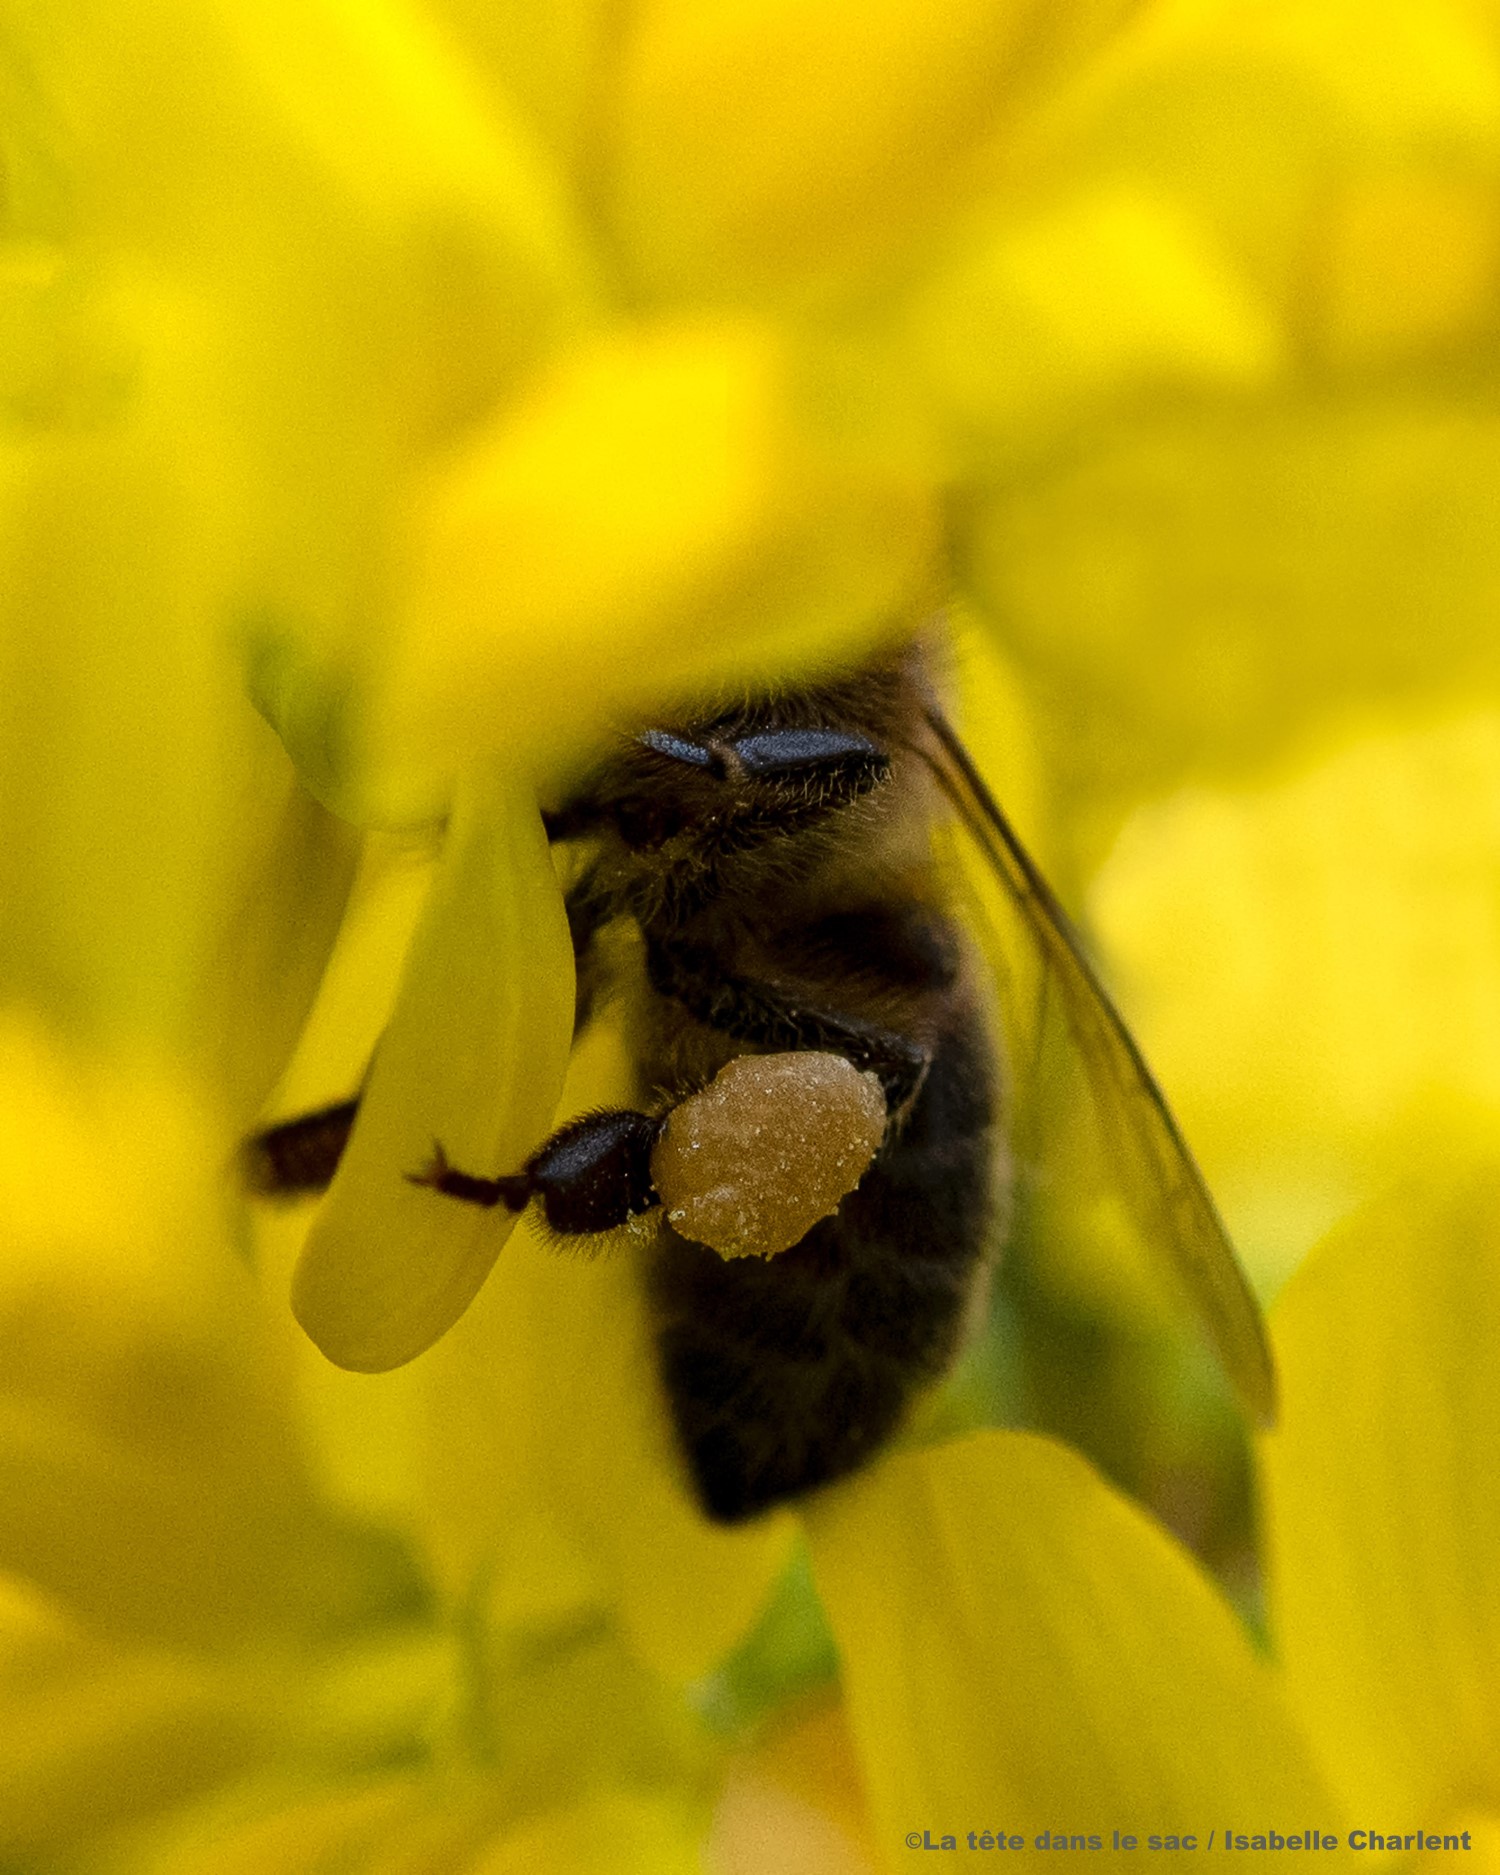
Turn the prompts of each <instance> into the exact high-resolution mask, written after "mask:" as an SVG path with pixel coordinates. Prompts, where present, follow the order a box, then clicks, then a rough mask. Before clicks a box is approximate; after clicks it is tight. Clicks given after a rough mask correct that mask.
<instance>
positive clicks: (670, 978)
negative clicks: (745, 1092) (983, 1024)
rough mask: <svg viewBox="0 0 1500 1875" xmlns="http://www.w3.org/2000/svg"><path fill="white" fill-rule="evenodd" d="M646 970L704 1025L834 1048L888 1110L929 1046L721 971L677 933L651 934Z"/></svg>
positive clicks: (760, 1043) (827, 1050)
mask: <svg viewBox="0 0 1500 1875" xmlns="http://www.w3.org/2000/svg"><path fill="white" fill-rule="evenodd" d="M646 973H647V975H648V977H649V978H650V982H651V987H652V988H653V989H654V990H656V991H657V993H658V994H659V995H662V996H670V997H671V998H672V999H673V1001H674V1002H679V1003H681V1004H682V1006H683V1008H684V1009H686V1010H687V1012H688V1014H689V1015H691V1016H693V1017H694V1018H695V1019H696V1020H697V1021H699V1022H701V1023H703V1024H704V1025H705V1026H706V1027H708V1028H711V1029H717V1030H718V1032H719V1033H720V1034H721V1035H728V1036H730V1037H732V1038H733V1039H734V1040H735V1041H737V1042H751V1043H753V1044H754V1045H755V1046H756V1047H759V1048H766V1049H784V1050H786V1051H788V1052H801V1053H820V1054H829V1055H842V1056H843V1057H844V1059H845V1060H846V1061H851V1062H853V1064H854V1066H855V1067H856V1068H861V1069H868V1070H869V1071H870V1072H871V1073H872V1074H874V1075H875V1076H876V1077H877V1079H878V1080H879V1082H880V1084H881V1086H882V1087H883V1088H884V1089H885V1098H886V1105H887V1107H888V1108H889V1109H890V1111H891V1113H892V1114H898V1113H904V1112H905V1111H906V1109H907V1108H908V1107H909V1106H910V1105H911V1103H912V1101H914V1100H915V1099H916V1097H917V1094H918V1093H919V1092H920V1090H921V1086H922V1083H923V1081H924V1080H925V1079H926V1078H927V1070H928V1067H929V1066H930V1065H931V1062H932V1051H931V1050H930V1049H928V1048H926V1047H924V1046H923V1045H922V1043H920V1042H914V1041H912V1039H911V1038H910V1037H909V1036H906V1035H900V1034H898V1033H897V1032H896V1031H895V1030H894V1029H883V1028H881V1027H880V1026H879V1025H878V1024H876V1023H873V1022H864V1021H862V1020H861V1019H860V1018H859V1017H858V1016H849V1015H844V1014H843V1013H841V1012H840V1011H838V1010H835V1009H824V1008H820V1007H818V1006H816V1005H814V1004H809V1003H804V1002H802V1001H800V1000H799V999H797V998H795V997H793V996H790V995H788V994H787V992H786V991H785V990H782V989H780V988H778V987H777V986H776V985H774V984H771V983H761V982H756V981H754V980H753V979H752V978H749V977H736V976H726V975H725V973H724V971H723V968H722V966H721V964H720V962H719V960H718V959H717V958H716V957H715V956H714V955H713V954H712V952H710V951H708V950H706V949H703V948H701V947H700V946H698V945H694V944H691V943H684V942H681V941H680V940H677V939H672V938H663V937H651V938H650V939H648V941H647V945H646Z"/></svg>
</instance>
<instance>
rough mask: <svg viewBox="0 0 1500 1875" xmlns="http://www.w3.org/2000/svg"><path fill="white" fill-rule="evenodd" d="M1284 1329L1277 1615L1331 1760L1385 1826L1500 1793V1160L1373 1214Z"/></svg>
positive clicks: (1334, 1243)
mask: <svg viewBox="0 0 1500 1875" xmlns="http://www.w3.org/2000/svg"><path fill="white" fill-rule="evenodd" d="M1272 1331H1273V1335H1274V1339H1275V1343H1276V1352H1277V1360H1278V1364H1279V1366H1280V1369H1281V1375H1282V1383H1283V1390H1284V1399H1285V1408H1284V1415H1283V1423H1282V1428H1281V1430H1280V1431H1279V1432H1278V1433H1276V1434H1275V1435H1274V1436H1272V1437H1270V1438H1268V1439H1267V1440H1266V1441H1265V1444H1264V1448H1263V1456H1264V1462H1265V1479H1266V1490H1267V1506H1268V1512H1269V1529H1270V1539H1271V1543H1270V1558H1271V1604H1272V1619H1273V1624H1274V1628H1275V1632H1276V1637H1277V1647H1278V1650H1279V1652H1280V1654H1281V1657H1282V1661H1283V1664H1284V1668H1285V1674H1286V1681H1287V1685H1288V1688H1289V1693H1290V1696H1291V1698H1292V1701H1293V1703H1294V1705H1295V1707H1296V1709H1297V1710H1298V1711H1299V1712H1300V1714H1301V1715H1302V1717H1303V1718H1304V1720H1305V1722H1306V1724H1307V1727H1308V1730H1309V1732H1310V1734H1311V1735H1312V1736H1313V1738H1314V1739H1315V1741H1316V1743H1317V1746H1318V1749H1319V1752H1320V1755H1321V1756H1322V1758H1323V1760H1324V1762H1325V1764H1326V1767H1327V1771H1328V1775H1329V1777H1330V1780H1331V1781H1332V1782H1333V1783H1334V1784H1335V1785H1336V1787H1337V1788H1338V1790H1339V1791H1340V1792H1341V1793H1342V1794H1343V1796H1344V1798H1345V1800H1346V1801H1347V1803H1348V1804H1349V1806H1350V1809H1351V1814H1353V1813H1354V1812H1356V1811H1357V1813H1358V1818H1359V1820H1361V1821H1363V1820H1365V1819H1368V1821H1369V1824H1370V1827H1372V1828H1379V1827H1380V1825H1379V1824H1378V1822H1377V1821H1376V1818H1377V1816H1384V1817H1387V1818H1394V1817H1396V1816H1398V1815H1400V1816H1408V1817H1411V1818H1412V1819H1414V1821H1413V1824H1412V1826H1413V1827H1414V1826H1415V1822H1416V1821H1419V1820H1420V1819H1421V1818H1422V1817H1424V1816H1428V1817H1431V1818H1433V1819H1434V1823H1436V1821H1437V1820H1439V1819H1440V1817H1441V1816H1442V1815H1443V1814H1445V1813H1446V1812H1447V1810H1448V1808H1449V1806H1451V1805H1452V1804H1454V1803H1456V1802H1459V1801H1461V1800H1468V1801H1474V1800H1477V1799H1483V1800H1485V1801H1488V1802H1491V1803H1494V1802H1497V1801H1500V1742H1497V1741H1500V1617H1497V1612H1496V1611H1497V1609H1500V1390H1497V1389H1496V1386H1495V1384H1494V1375H1495V1370H1496V1363H1497V1361H1500V1175H1497V1174H1496V1172H1495V1171H1494V1170H1493V1169H1492V1168H1485V1169H1483V1170H1477V1171H1474V1172H1471V1173H1469V1174H1467V1175H1465V1176H1462V1177H1457V1178H1454V1179H1453V1180H1451V1181H1450V1182H1449V1183H1447V1184H1446V1185H1437V1184H1432V1185H1429V1186H1427V1187H1426V1188H1424V1189H1419V1190H1414V1191H1411V1192H1408V1193H1406V1194H1404V1195H1401V1196H1395V1197H1391V1198H1388V1199H1385V1200H1382V1201H1380V1202H1378V1203H1375V1204H1372V1205H1370V1206H1369V1207H1367V1208H1366V1209H1365V1210H1363V1211H1361V1212H1359V1213H1358V1214H1357V1215H1356V1216H1355V1217H1353V1218H1351V1219H1350V1220H1349V1221H1348V1222H1347V1223H1346V1224H1344V1225H1342V1226H1340V1227H1339V1228H1338V1229H1337V1230H1336V1231H1335V1232H1334V1233H1333V1234H1332V1235H1331V1236H1330V1237H1328V1238H1327V1239H1326V1240H1325V1241H1324V1243H1323V1244H1321V1245H1320V1246H1319V1248H1318V1249H1317V1250H1316V1251H1315V1252H1314V1253H1313V1255H1312V1256H1311V1257H1310V1258H1309V1260H1308V1261H1307V1263H1305V1264H1304V1265H1303V1267H1302V1269H1301V1270H1299V1271H1298V1273H1297V1274H1296V1276H1295V1277H1293V1279H1292V1281H1291V1283H1290V1284H1289V1285H1288V1287H1287V1289H1286V1292H1285V1293H1284V1295H1283V1296H1282V1298H1281V1300H1280V1302H1279V1303H1278V1304H1277V1307H1276V1309H1275V1311H1274V1314H1273V1317H1272Z"/></svg>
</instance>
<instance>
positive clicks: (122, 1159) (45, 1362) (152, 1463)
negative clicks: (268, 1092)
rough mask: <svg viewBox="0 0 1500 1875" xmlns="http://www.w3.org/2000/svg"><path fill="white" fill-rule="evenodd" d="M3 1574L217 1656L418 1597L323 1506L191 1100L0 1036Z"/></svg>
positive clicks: (147, 1075) (4, 1033)
mask: <svg viewBox="0 0 1500 1875" xmlns="http://www.w3.org/2000/svg"><path fill="white" fill-rule="evenodd" d="M0 1107H3V1110H4V1111H5V1113H6V1116H7V1119H6V1125H5V1127H4V1129H0V1243H3V1245H4V1255H3V1257H0V1375H3V1381H0V1567H4V1568H8V1569H10V1570H13V1571H14V1572H15V1573H17V1574H19V1575H22V1576H25V1577H26V1578H28V1579H29V1580H31V1581H33V1582H36V1583H38V1584H40V1585H42V1586H43V1587H45V1588H46V1589H48V1590H49V1591H50V1592H51V1593H52V1594H53V1595H55V1596H56V1597H57V1598H58V1599H59V1600H60V1601H62V1602H64V1603H66V1604H67V1605H68V1606H69V1607H71V1608H72V1609H74V1610H76V1611H77V1612H78V1613H79V1614H81V1615H82V1616H84V1617H85V1618H86V1619H87V1620H88V1621H89V1622H90V1623H91V1625H92V1626H93V1627H94V1628H95V1629H96V1630H98V1631H100V1632H102V1633H105V1634H118V1635H123V1636H127V1637H138V1638H142V1639H145V1640H149V1641H157V1642H165V1643H169V1644H178V1645H187V1646H191V1647H194V1648H222V1647H232V1646H235V1645H242V1644H244V1643H245V1642H246V1641H247V1640H257V1639H258V1640H262V1641H264V1640H266V1639H267V1638H268V1637H272V1636H280V1637H283V1638H286V1637H289V1636H295V1635H305V1634H307V1633H309V1632H315V1631H318V1630H320V1629H321V1628H323V1627H324V1626H325V1625H326V1624H328V1623H330V1622H335V1621H339V1622H350V1621H353V1620H356V1619H358V1618H360V1617H361V1616H364V1615H368V1614H370V1613H371V1612H373V1611H376V1610H378V1608H379V1607H380V1606H381V1605H382V1603H386V1604H389V1602H390V1600H391V1598H392V1597H393V1596H397V1597H399V1596H400V1595H401V1594H403V1593H404V1592H405V1591H406V1589H409V1587H410V1581H409V1579H405V1578H403V1571H402V1568H401V1565H400V1561H399V1558H398V1557H396V1556H395V1555H394V1554H392V1553H390V1552H382V1551H380V1550H379V1548H378V1546H373V1545H366V1544H365V1543H364V1542H362V1541H361V1540H360V1539H358V1538H357V1537H355V1536H353V1535H352V1534H350V1533H349V1532H346V1531H344V1530H342V1529H340V1528H338V1527H337V1526H335V1525H333V1524H332V1523H331V1521H330V1519H329V1518H328V1516H327V1514H326V1513H325V1512H324V1511H323V1510H322V1509H321V1508H320V1506H319V1505H318V1503H317V1501H316V1499H315V1498H314V1496H313V1493H312V1490H311V1487H310V1483H309V1481H308V1478H307V1476H306V1473H305V1471H304V1469H303V1466H302V1462H301V1456H300V1453H299V1451H298V1448H297V1443H296V1439H295V1434H294V1429H293V1426H292V1424H291V1421H290V1419H289V1416H288V1413H287V1410H286V1405H285V1402H284V1400H283V1398H282V1397H281V1394H280V1389H279V1384H278V1383H279V1376H278V1374H277V1371H276V1369H275V1367H274V1364H273V1362H272V1359H271V1355H270V1349H269V1347H268V1345H267V1341H266V1338H265V1336H264V1332H263V1323H262V1320H261V1317H260V1311H259V1303H258V1300H257V1298H256V1295H255V1292H254V1288H253V1286H252V1284H251V1281H250V1278H249V1274H248V1272H247V1271H246V1269H245V1268H244V1266H243V1264H242V1262H241V1261H240V1260H239V1259H238V1258H236V1257H235V1256H234V1254H233V1253H232V1251H231V1249H230V1247H229V1246H228V1245H227V1244H226V1242H225V1241H224V1236H223V1196H222V1192H221V1191H220V1189H219V1180H218V1171H217V1168H218V1166H219V1165H220V1164H222V1161H223V1158H224V1156H225V1150H224V1142H223V1141H222V1139H220V1138H219V1137H218V1136H216V1135H215V1134H214V1133H213V1132H212V1131H211V1130H210V1129H209V1128H207V1127H206V1126H205V1125H204V1117H203V1107H204V1103H203V1100H202V1096H201V1093H200V1091H199V1090H197V1089H195V1088H193V1087H191V1086H187V1085H183V1084H180V1083H178V1082H176V1081H174V1080H173V1079H172V1078H171V1077H170V1076H167V1075H164V1074H162V1073H160V1072H159V1071H157V1072H152V1071H147V1070H144V1069H142V1068H141V1067H140V1066H139V1064H135V1065H129V1066H128V1065H125V1064H122V1063H120V1062H105V1061H99V1060H95V1059H90V1058H86V1057H81V1056H78V1055H75V1054H72V1053H70V1052H68V1051H65V1050H62V1049H60V1048H58V1047H56V1046H55V1045H53V1044H50V1043H49V1042H48V1040H47V1038H46V1037H44V1036H43V1035H42V1034H41V1033H40V1032H39V1031H37V1030H36V1029H35V1028H34V1027H32V1026H30V1025H24V1024H22V1023H20V1022H18V1021H17V1020H15V1019H11V1020H9V1021H7V1022H6V1023H5V1024H4V1025H3V1027H0Z"/></svg>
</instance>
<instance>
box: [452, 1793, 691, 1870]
mask: <svg viewBox="0 0 1500 1875" xmlns="http://www.w3.org/2000/svg"><path fill="white" fill-rule="evenodd" d="M702 1833H703V1831H702V1825H701V1822H700V1820H699V1819H698V1817H697V1816H696V1814H695V1812H694V1810H693V1809H692V1807H691V1806H689V1805H686V1804H683V1803H681V1802H677V1801H673V1800H672V1799H670V1798H661V1797H656V1796H653V1795H651V1794H649V1793H644V1792H643V1793H637V1792H633V1791H631V1792H627V1791H622V1792H618V1793H611V1792H603V1793H601V1794H600V1795H598V1796H596V1797H592V1798H590V1799H589V1800H588V1801H587V1802H585V1803H580V1804H577V1805H574V1806H573V1807H572V1808H570V1809H567V1810H560V1811H557V1812H554V1813H553V1814H551V1815H548V1816H541V1817H537V1818H534V1819H533V1820H531V1821H529V1822H526V1823H523V1824H522V1825H521V1826H520V1827H519V1828H517V1829H515V1830H513V1831H507V1832H506V1833H505V1834H504V1835H503V1836H502V1837H501V1838H500V1840H499V1841H498V1842H497V1843H495V1844H494V1846H493V1847H492V1848H490V1849H489V1850H488V1851H487V1852H486V1853H484V1854H483V1855H481V1856H479V1857H478V1858H477V1859H476V1861H475V1862H474V1864H473V1869H472V1875H535V1871H537V1870H540V1869H547V1870H549V1871H555V1875H701V1871H702V1868H703V1863H702V1860H701V1858H700V1856H699V1843H700V1840H701V1837H702Z"/></svg>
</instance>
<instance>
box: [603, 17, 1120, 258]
mask: <svg viewBox="0 0 1500 1875" xmlns="http://www.w3.org/2000/svg"><path fill="white" fill-rule="evenodd" d="M1123 10H1124V9H1122V8H1119V7H1116V6H1112V5H1110V4H1108V3H1107V0H1106V3H1105V4H1100V5H1092V4H1091V5H1087V6H1064V7H1047V6H1038V5H1035V4H1031V3H1030V0H1009V3H1007V4H994V3H993V0H955V3H954V4H950V5H948V6H945V7H944V8H943V9H942V10H941V12H934V11H933V10H932V9H931V8H928V7H924V6H922V5H920V4H916V3H914V0H874V3H869V0H867V3H866V4H863V5H856V4H852V3H851V0H817V4H813V5H808V4H805V0H777V3H776V4H770V5H767V4H763V3H756V4H747V0H653V4H650V5H647V6H645V7H643V8H641V9H640V11H639V14H638V16H637V19H636V21H635V22H634V25H635V30H634V32H633V34H632V36H631V38H630V40H629V42H628V43H627V47H626V52H625V59H624V71H623V82H622V91H621V101H620V104H619V106H618V108H619V112H620V141H619V167H620V175H619V182H618V185H617V187H618V193H619V211H618V215H619V224H620V227H621V229H622V230H623V232H624V234H625V236H626V239H627V241H628V242H629V244H630V253H629V256H628V260H627V264H628V265H629V264H632V263H633V265H634V266H635V267H636V268H637V269H638V270H639V271H640V273H641V274H642V275H643V276H644V278H645V279H646V280H647V281H648V282H649V283H650V284H651V285H652V286H654V287H662V286H666V287H669V288H678V289H681V288H684V287H685V288H688V289H689V290H696V291H706V292H708V293H709V294H718V293H722V292H724V291H725V290H726V289H727V290H729V291H731V292H732V291H734V290H735V289H736V288H737V287H738V286H740V285H741V283H742V282H754V283H756V284H761V283H763V282H766V281H775V280H776V279H777V278H778V277H780V276H784V275H786V274H788V273H791V274H796V273H800V272H803V271H806V270H817V269H821V268H823V267H825V266H827V265H828V264H829V263H830V262H832V263H833V264H835V265H843V266H847V265H848V264H849V262H850V260H851V259H852V260H854V261H855V262H856V263H857V262H859V261H861V260H863V259H864V258H865V257H866V255H867V254H868V252H869V251H870V250H871V249H872V248H873V247H874V246H876V245H877V244H878V243H880V242H881V241H882V240H889V239H890V238H891V236H892V235H894V234H896V233H898V232H905V231H907V230H910V229H911V228H913V227H914V226H920V225H921V224H922V223H923V222H924V220H925V221H926V222H927V223H929V224H930V222H931V220H932V219H933V217H934V216H935V215H937V214H941V213H942V211H943V210H944V209H945V208H946V207H947V206H948V205H949V203H950V202H951V200H952V198H953V196H954V194H955V193H956V192H957V191H958V190H959V189H961V188H962V186H963V182H964V178H965V172H966V168H967V167H968V166H969V165H971V164H972V163H973V160H974V157H975V154H976V150H978V149H980V148H983V147H984V146H985V145H986V144H987V143H988V142H990V141H991V140H992V139H994V138H995V137H996V135H997V134H1001V133H1003V132H1004V131H1005V130H1006V129H1007V128H1011V127H1012V126H1013V122H1014V119H1015V117H1016V116H1017V115H1018V110H1019V100H1020V99H1022V98H1024V96H1025V94H1026V92H1027V90H1028V88H1029V87H1030V86H1032V85H1034V84H1035V83H1036V80H1037V78H1038V75H1039V74H1046V75H1047V76H1049V77H1050V76H1052V75H1053V73H1052V68H1053V62H1054V61H1055V60H1057V59H1058V58H1059V56H1060V55H1061V54H1063V53H1067V54H1076V51H1077V49H1078V45H1079V43H1080V42H1082V44H1084V45H1087V44H1088V43H1089V41H1090V40H1091V39H1093V38H1102V37H1104V36H1105V35H1106V34H1107V33H1108V31H1109V30H1110V28H1111V27H1112V26H1113V25H1114V24H1115V22H1116V20H1117V18H1118V16H1119V14H1120V13H1121V12H1122V11H1123Z"/></svg>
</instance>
